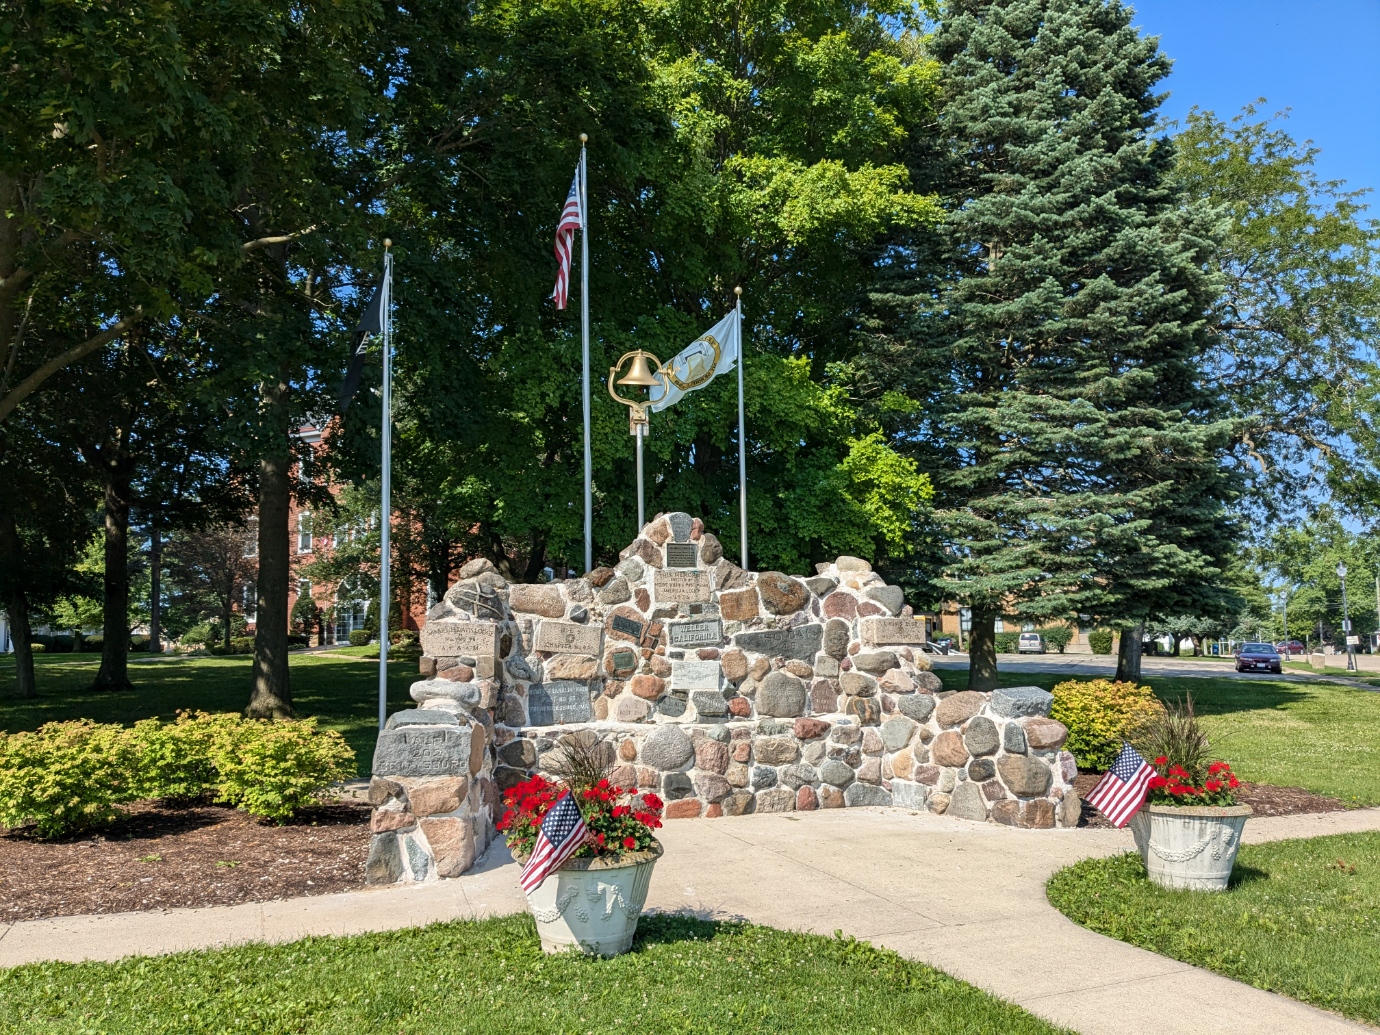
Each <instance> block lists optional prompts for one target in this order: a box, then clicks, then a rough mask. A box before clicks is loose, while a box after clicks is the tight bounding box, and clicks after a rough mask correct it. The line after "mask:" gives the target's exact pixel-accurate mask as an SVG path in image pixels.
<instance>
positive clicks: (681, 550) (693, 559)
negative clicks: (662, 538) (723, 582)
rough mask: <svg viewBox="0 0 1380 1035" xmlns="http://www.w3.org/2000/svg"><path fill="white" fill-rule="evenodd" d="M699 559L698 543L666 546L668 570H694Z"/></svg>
mask: <svg viewBox="0 0 1380 1035" xmlns="http://www.w3.org/2000/svg"><path fill="white" fill-rule="evenodd" d="M699 559H700V546H699V544H698V543H667V544H666V567H668V568H694V567H696V566H698V564H699Z"/></svg>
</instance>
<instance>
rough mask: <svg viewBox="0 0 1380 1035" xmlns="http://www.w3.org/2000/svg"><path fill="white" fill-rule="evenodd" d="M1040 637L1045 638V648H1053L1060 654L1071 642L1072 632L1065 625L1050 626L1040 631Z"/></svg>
mask: <svg viewBox="0 0 1380 1035" xmlns="http://www.w3.org/2000/svg"><path fill="white" fill-rule="evenodd" d="M1040 635H1041V636H1043V637H1044V638H1045V646H1046V647H1053V648H1054V649H1055V650H1057V651H1058V652H1059V653H1060V654H1062V653H1064V648H1065V647H1067V646H1068V645H1069V643H1070V642H1071V641H1072V640H1073V630H1072V629H1070V628H1069V627H1068V626H1067V625H1051V626H1050V627H1049V628H1048V629H1041V630H1040Z"/></svg>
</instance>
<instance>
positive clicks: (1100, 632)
mask: <svg viewBox="0 0 1380 1035" xmlns="http://www.w3.org/2000/svg"><path fill="white" fill-rule="evenodd" d="M1088 649H1089V650H1090V651H1092V652H1093V653H1094V654H1110V653H1111V652H1112V630H1110V629H1094V630H1092V631H1091V632H1090V633H1088Z"/></svg>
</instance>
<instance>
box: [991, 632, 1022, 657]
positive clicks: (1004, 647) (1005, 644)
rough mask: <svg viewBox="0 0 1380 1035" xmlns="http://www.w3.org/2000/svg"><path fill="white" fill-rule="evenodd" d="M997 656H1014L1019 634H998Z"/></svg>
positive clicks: (1018, 644)
mask: <svg viewBox="0 0 1380 1035" xmlns="http://www.w3.org/2000/svg"><path fill="white" fill-rule="evenodd" d="M996 641H997V653H998V654H1015V653H1016V648H1017V647H1019V646H1020V643H1021V634H1020V633H1018V632H1000V633H997V635H996Z"/></svg>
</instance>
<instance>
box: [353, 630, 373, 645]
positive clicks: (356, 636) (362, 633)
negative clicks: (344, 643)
mask: <svg viewBox="0 0 1380 1035" xmlns="http://www.w3.org/2000/svg"><path fill="white" fill-rule="evenodd" d="M373 638H374V634H373V633H371V632H370V631H369V630H368V629H355V630H353V631H352V632H351V633H350V646H351V647H363V646H365V645H366V644H367V643H368V642H369V641H370V640H372V639H373Z"/></svg>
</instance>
